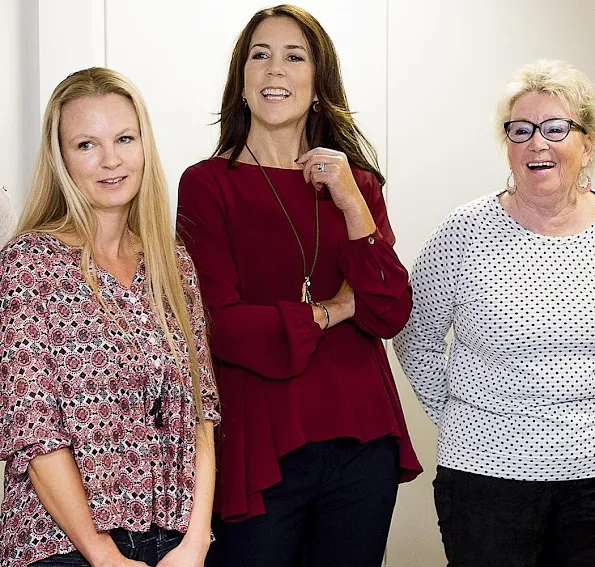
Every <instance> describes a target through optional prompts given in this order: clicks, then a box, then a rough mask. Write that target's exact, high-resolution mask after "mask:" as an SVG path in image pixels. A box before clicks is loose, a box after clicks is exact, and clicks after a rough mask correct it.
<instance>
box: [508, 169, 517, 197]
mask: <svg viewBox="0 0 595 567" xmlns="http://www.w3.org/2000/svg"><path fill="white" fill-rule="evenodd" d="M516 190H517V186H516V181H515V180H514V174H513V173H512V169H511V170H510V175H509V176H508V179H507V180H506V191H507V193H508V194H509V195H514V194H515V193H516Z"/></svg>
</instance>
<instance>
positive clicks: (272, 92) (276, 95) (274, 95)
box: [260, 87, 291, 102]
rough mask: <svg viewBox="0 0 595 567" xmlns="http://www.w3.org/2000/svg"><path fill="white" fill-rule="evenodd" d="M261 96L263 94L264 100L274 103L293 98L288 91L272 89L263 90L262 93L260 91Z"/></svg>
mask: <svg viewBox="0 0 595 567" xmlns="http://www.w3.org/2000/svg"><path fill="white" fill-rule="evenodd" d="M260 94H262V96H263V97H264V98H266V99H267V100H270V101H272V102H274V101H282V100H286V99H287V98H288V97H290V96H291V93H290V92H289V91H288V90H287V89H282V88H271V87H269V88H266V89H262V91H260Z"/></svg>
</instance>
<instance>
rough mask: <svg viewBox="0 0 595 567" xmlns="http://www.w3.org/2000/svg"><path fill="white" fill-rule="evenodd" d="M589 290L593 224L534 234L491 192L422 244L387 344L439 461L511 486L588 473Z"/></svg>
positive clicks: (593, 461)
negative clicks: (428, 422)
mask: <svg viewBox="0 0 595 567" xmlns="http://www.w3.org/2000/svg"><path fill="white" fill-rule="evenodd" d="M594 282H595V226H591V227H590V228H588V229H587V230H585V231H584V232H582V233H580V234H576V235H573V236H568V237H550V236H543V235H539V234H535V233H533V232H530V231H529V230H527V229H525V228H523V227H522V226H521V225H520V224H518V223H517V222H516V221H515V220H514V219H513V218H512V217H511V216H510V215H509V214H508V213H507V212H506V211H505V210H504V208H503V207H502V205H501V204H500V202H499V200H498V197H497V194H496V193H494V194H491V195H488V196H485V197H482V198H480V199H477V200H476V201H473V202H471V203H468V204H466V205H463V206H461V207H459V208H457V209H456V210H454V211H453V212H452V213H451V214H450V215H449V216H448V217H447V218H446V219H445V220H444V221H443V222H442V224H441V225H440V226H439V227H438V228H437V229H436V231H435V232H434V233H433V234H432V235H431V236H430V238H429V239H428V241H427V242H426V243H425V245H424V246H423V248H422V250H421V252H420V254H419V256H418V258H417V260H416V262H415V265H414V267H413V270H412V284H413V289H414V293H413V300H414V306H413V313H412V315H411V319H410V320H409V323H408V324H407V326H406V327H405V329H404V330H403V332H402V333H401V334H400V335H398V336H397V337H396V338H395V339H394V347H395V351H396V353H397V356H398V357H399V360H400V361H401V365H402V366H403V370H404V371H405V374H406V375H407V376H408V378H409V380H410V381H411V383H412V385H413V388H414V389H415V391H416V393H417V396H418V397H419V399H420V401H421V403H422V405H423V407H424V409H425V410H426V412H427V413H428V415H429V416H430V418H431V419H432V421H433V422H434V423H436V424H437V425H438V426H439V428H440V432H439V438H438V464H439V465H442V466H444V467H449V468H452V469H457V470H462V471H467V472H472V473H478V474H483V475H487V476H493V477H497V478H510V479H518V480H570V479H582V478H590V477H595V284H594ZM451 327H452V329H453V339H452V341H450V348H447V342H446V335H447V333H448V331H449V329H450V328H451Z"/></svg>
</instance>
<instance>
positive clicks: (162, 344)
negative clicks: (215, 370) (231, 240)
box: [0, 68, 219, 567]
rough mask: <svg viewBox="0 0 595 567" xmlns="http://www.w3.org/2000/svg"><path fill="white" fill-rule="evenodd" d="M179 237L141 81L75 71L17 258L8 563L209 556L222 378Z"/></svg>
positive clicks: (2, 417)
mask: <svg viewBox="0 0 595 567" xmlns="http://www.w3.org/2000/svg"><path fill="white" fill-rule="evenodd" d="M170 234H172V230H171V226H170V222H169V209H168V201H167V190H166V187H165V183H164V179H163V173H162V170H161V165H160V162H159V158H158V156H157V151H156V147H155V142H154V139H153V133H152V130H151V126H150V122H149V117H148V114H147V110H146V108H145V105H144V102H143V101H142V98H141V96H140V94H139V93H138V91H137V90H136V88H135V87H134V86H133V85H132V84H130V82H129V81H128V80H127V79H125V78H124V77H122V76H121V75H119V74H117V73H115V72H113V71H110V70H108V69H101V68H92V69H87V70H84V71H80V72H78V73H74V74H73V75H70V76H69V77H67V78H66V79H64V80H63V81H62V82H61V83H60V84H59V85H58V86H57V87H56V89H55V91H54V93H53V94H52V97H51V99H50V102H49V104H48V107H47V110H46V113H45V118H44V123H43V132H42V142H41V149H40V153H39V159H38V164H37V168H36V172H35V175H34V180H33V185H32V190H31V193H30V196H29V200H28V202H27V204H26V206H25V211H24V214H23V216H22V218H21V220H20V223H19V225H18V227H17V235H16V237H15V238H14V239H13V240H12V241H11V242H10V243H9V244H8V245H7V246H6V247H5V249H4V250H3V252H2V255H1V256H0V313H1V314H0V317H1V320H0V322H1V324H0V368H1V372H0V459H2V460H6V461H7V465H6V480H5V500H4V502H3V504H2V514H1V517H0V564H2V565H5V566H11V567H12V566H14V567H21V566H25V565H46V566H50V565H51V566H62V565H89V564H90V565H92V566H94V567H95V566H97V567H102V566H104V565H109V566H132V565H157V564H158V565H159V566H160V567H173V566H175V567H184V566H201V565H203V560H204V557H205V555H206V551H207V549H208V546H209V541H210V527H209V522H210V516H211V507H212V497H213V484H214V460H213V425H214V423H216V422H217V420H218V418H219V416H218V409H217V393H216V389H215V384H214V380H213V377H212V372H211V362H210V357H209V353H208V348H207V343H206V336H205V324H204V317H203V311H202V305H201V299H200V296H199V291H198V285H197V280H196V275H195V272H194V268H193V265H192V262H191V260H190V258H189V256H188V254H187V253H186V251H185V249H184V248H183V247H176V245H175V242H174V240H173V238H170V237H169V235H170Z"/></svg>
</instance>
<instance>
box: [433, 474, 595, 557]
mask: <svg viewBox="0 0 595 567" xmlns="http://www.w3.org/2000/svg"><path fill="white" fill-rule="evenodd" d="M434 496H435V500H436V510H437V512H438V524H439V525H440V531H441V533H442V541H443V543H444V549H445V551H446V557H447V558H448V567H478V566H481V567H503V566H506V567H593V566H595V478H590V479H585V480H566V481H552V482H549V481H524V480H508V479H502V478H493V477H489V476H482V475H478V474H473V473H467V472H462V471H457V470H453V469H447V468H443V467H438V473H437V475H436V480H435V481H434Z"/></svg>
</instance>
